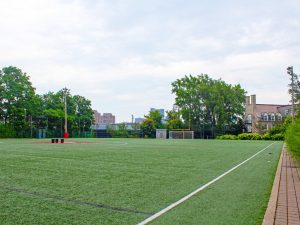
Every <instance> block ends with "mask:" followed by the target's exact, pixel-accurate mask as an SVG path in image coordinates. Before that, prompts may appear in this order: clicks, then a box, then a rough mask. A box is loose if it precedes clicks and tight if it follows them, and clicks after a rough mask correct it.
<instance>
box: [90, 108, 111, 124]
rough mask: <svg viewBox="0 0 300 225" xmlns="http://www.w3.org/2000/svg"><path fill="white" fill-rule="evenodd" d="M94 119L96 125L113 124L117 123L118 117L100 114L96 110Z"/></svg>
mask: <svg viewBox="0 0 300 225" xmlns="http://www.w3.org/2000/svg"><path fill="white" fill-rule="evenodd" d="M94 119H95V124H113V123H116V117H115V116H114V115H113V114H112V113H103V115H101V113H99V112H98V111H97V110H94Z"/></svg>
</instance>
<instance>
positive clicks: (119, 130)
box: [108, 123, 129, 138]
mask: <svg viewBox="0 0 300 225" xmlns="http://www.w3.org/2000/svg"><path fill="white" fill-rule="evenodd" d="M108 133H109V134H110V135H111V137H113V138H128V137H129V132H128V129H127V125H126V123H121V124H118V126H117V127H111V126H109V127H108Z"/></svg>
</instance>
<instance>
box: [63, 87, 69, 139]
mask: <svg viewBox="0 0 300 225" xmlns="http://www.w3.org/2000/svg"><path fill="white" fill-rule="evenodd" d="M62 92H63V95H64V111H65V126H64V129H65V132H64V138H68V137H69V133H68V114H67V94H68V89H67V88H66V87H65V88H63V89H62Z"/></svg>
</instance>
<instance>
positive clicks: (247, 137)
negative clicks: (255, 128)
mask: <svg viewBox="0 0 300 225" xmlns="http://www.w3.org/2000/svg"><path fill="white" fill-rule="evenodd" d="M238 139H239V140H261V136H260V135H259V134H257V133H243V134H239V135H238Z"/></svg>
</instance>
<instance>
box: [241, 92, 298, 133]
mask: <svg viewBox="0 0 300 225" xmlns="http://www.w3.org/2000/svg"><path fill="white" fill-rule="evenodd" d="M291 115H292V105H277V104H257V103H256V95H251V96H246V101H245V117H244V123H245V127H246V132H252V133H264V132H266V131H267V130H269V129H271V128H272V127H274V126H275V124H276V123H281V121H282V120H283V118H284V117H287V116H291Z"/></svg>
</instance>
